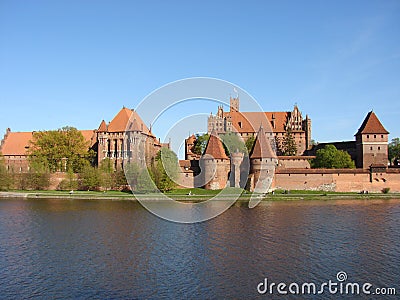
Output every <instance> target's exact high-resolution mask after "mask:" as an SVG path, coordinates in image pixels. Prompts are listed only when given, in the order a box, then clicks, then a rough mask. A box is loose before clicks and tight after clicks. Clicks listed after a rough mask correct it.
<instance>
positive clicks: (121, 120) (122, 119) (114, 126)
mask: <svg viewBox="0 0 400 300" xmlns="http://www.w3.org/2000/svg"><path fill="white" fill-rule="evenodd" d="M125 130H133V131H142V132H144V133H145V134H148V135H151V136H153V134H152V133H151V132H150V130H149V128H148V127H147V126H146V124H144V122H143V120H142V118H140V116H139V114H138V113H137V112H136V111H134V110H132V109H129V108H126V107H123V108H122V109H121V110H120V111H119V112H118V114H117V115H116V116H115V117H114V119H112V121H111V122H110V123H109V124H108V128H107V131H108V132H124V131H125Z"/></svg>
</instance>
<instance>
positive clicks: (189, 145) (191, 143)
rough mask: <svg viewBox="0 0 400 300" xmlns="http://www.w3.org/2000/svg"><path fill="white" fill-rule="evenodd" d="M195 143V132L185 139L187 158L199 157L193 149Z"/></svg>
mask: <svg viewBox="0 0 400 300" xmlns="http://www.w3.org/2000/svg"><path fill="white" fill-rule="evenodd" d="M195 143H196V136H195V135H194V134H192V135H191V136H190V137H188V138H187V139H185V159H187V160H192V159H196V158H197V155H196V154H194V153H193V151H192V150H193V147H194V144H195Z"/></svg>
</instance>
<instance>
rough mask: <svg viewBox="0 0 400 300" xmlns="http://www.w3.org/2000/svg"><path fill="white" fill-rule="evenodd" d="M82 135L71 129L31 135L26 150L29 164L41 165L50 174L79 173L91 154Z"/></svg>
mask: <svg viewBox="0 0 400 300" xmlns="http://www.w3.org/2000/svg"><path fill="white" fill-rule="evenodd" d="M88 150H89V145H88V142H87V141H86V140H85V138H84V137H83V135H82V133H81V132H80V131H78V130H77V129H76V128H73V127H63V128H61V129H59V130H50V131H39V132H35V133H34V134H33V138H32V141H31V143H30V147H29V150H28V154H29V158H30V162H31V163H35V164H41V165H43V166H44V167H45V168H47V169H48V170H49V171H50V172H56V171H69V170H72V171H73V172H80V171H81V170H82V169H83V168H84V167H85V166H86V164H87V163H88V162H89V160H90V159H91V158H92V157H93V152H89V151H88Z"/></svg>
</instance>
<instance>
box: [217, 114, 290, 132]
mask: <svg viewBox="0 0 400 300" xmlns="http://www.w3.org/2000/svg"><path fill="white" fill-rule="evenodd" d="M224 116H225V117H230V120H231V122H232V125H233V127H234V128H235V129H236V131H237V132H239V133H245V132H255V131H256V130H257V128H259V126H260V125H263V126H266V129H267V131H271V132H272V131H273V132H285V131H286V130H285V125H286V122H287V120H288V118H289V117H290V112H284V111H278V112H238V111H230V112H226V113H224ZM239 122H240V124H239ZM271 122H273V123H274V124H275V128H272V125H271Z"/></svg>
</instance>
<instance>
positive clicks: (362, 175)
mask: <svg viewBox="0 0 400 300" xmlns="http://www.w3.org/2000/svg"><path fill="white" fill-rule="evenodd" d="M273 187H274V188H276V189H286V190H324V191H334V192H361V191H368V192H374V193H378V192H381V191H382V189H383V188H390V191H391V192H400V172H399V170H388V171H387V172H383V173H370V171H368V170H362V169H352V170H349V169H336V170H328V169H303V170H299V169H297V170H277V171H276V173H275V177H274V182H273Z"/></svg>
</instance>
